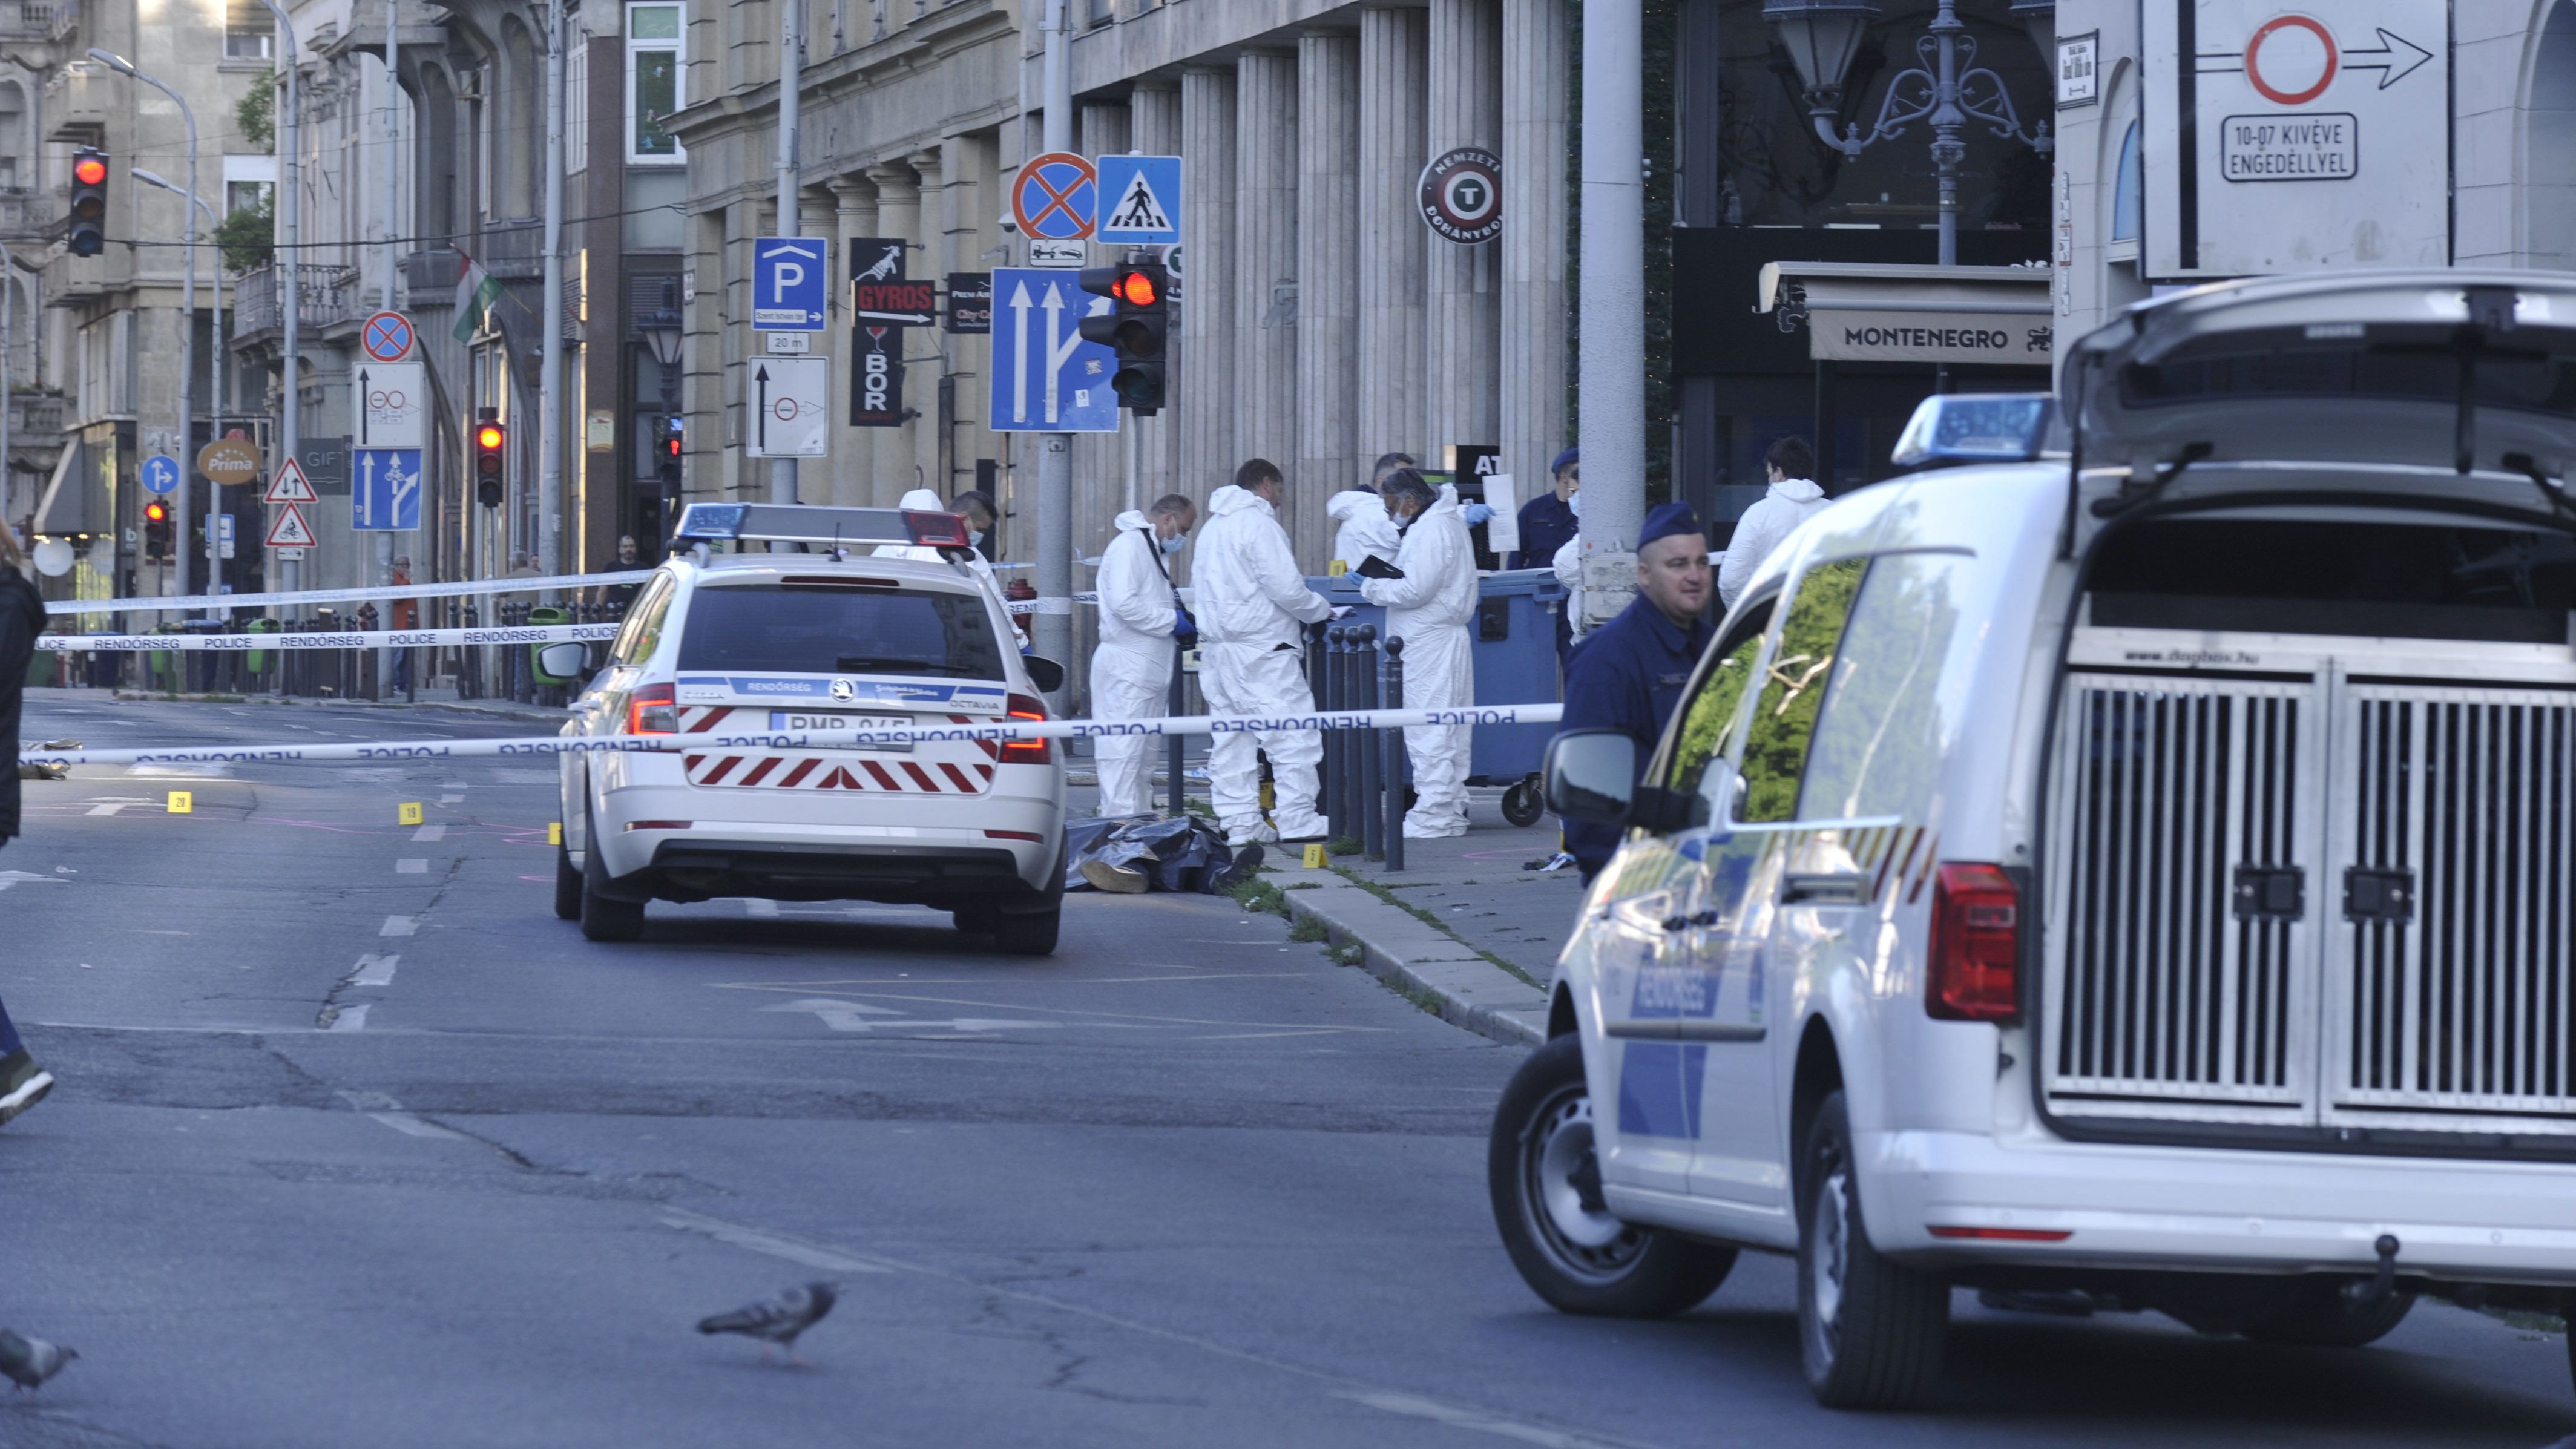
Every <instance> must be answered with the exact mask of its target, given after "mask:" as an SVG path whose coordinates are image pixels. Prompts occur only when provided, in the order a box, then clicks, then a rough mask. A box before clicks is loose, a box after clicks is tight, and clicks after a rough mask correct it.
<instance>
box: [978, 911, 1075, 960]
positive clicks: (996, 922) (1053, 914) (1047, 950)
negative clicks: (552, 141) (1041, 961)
mask: <svg viewBox="0 0 2576 1449" xmlns="http://www.w3.org/2000/svg"><path fill="white" fill-rule="evenodd" d="M1063 928H1064V901H1063V899H1062V898H1061V897H1059V898H1058V899H1057V901H1056V903H1055V904H1054V905H1053V906H1051V907H1049V908H1048V909H1046V910H1043V911H1032V912H1030V913H1029V914H1028V915H1025V916H1011V915H1000V916H995V917H994V918H993V924H992V928H991V929H992V932H993V944H994V945H996V946H999V947H1001V948H1002V950H1003V951H1005V952H1007V953H1009V954H1011V955H1013V956H1052V955H1054V954H1055V941H1056V937H1057V935H1059V934H1060V933H1061V932H1062V930H1063Z"/></svg>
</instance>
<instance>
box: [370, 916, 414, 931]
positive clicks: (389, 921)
mask: <svg viewBox="0 0 2576 1449" xmlns="http://www.w3.org/2000/svg"><path fill="white" fill-rule="evenodd" d="M376 934H377V935H379V936H417V935H419V934H420V917H418V916H387V917H385V928H384V929H383V930H381V931H378V932H376Z"/></svg>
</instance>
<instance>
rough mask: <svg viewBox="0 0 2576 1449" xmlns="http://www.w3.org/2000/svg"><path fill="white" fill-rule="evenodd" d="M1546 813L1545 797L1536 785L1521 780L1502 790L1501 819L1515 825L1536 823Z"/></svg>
mask: <svg viewBox="0 0 2576 1449" xmlns="http://www.w3.org/2000/svg"><path fill="white" fill-rule="evenodd" d="M1546 813H1547V799H1546V797H1545V796H1544V795H1542V794H1540V793H1539V788H1538V786H1537V785H1535V784H1533V783H1531V782H1530V781H1527V780H1523V781H1521V782H1520V783H1519V784H1517V785H1514V786H1513V787H1512V788H1510V789H1508V790H1505V791H1504V792H1503V819H1505V820H1507V821H1509V822H1511V823H1512V824H1513V825H1516V826H1528V825H1536V824H1537V823H1538V822H1539V817H1540V816H1542V815H1545V814H1546Z"/></svg>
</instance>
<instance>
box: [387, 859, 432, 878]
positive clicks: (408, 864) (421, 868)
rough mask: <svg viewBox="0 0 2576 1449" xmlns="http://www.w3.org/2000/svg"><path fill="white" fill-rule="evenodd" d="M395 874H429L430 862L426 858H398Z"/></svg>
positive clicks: (395, 863) (395, 864)
mask: <svg viewBox="0 0 2576 1449" xmlns="http://www.w3.org/2000/svg"><path fill="white" fill-rule="evenodd" d="M394 874H396V875H427V874H429V862H428V861H425V860H418V859H414V860H398V861H395V862H394Z"/></svg>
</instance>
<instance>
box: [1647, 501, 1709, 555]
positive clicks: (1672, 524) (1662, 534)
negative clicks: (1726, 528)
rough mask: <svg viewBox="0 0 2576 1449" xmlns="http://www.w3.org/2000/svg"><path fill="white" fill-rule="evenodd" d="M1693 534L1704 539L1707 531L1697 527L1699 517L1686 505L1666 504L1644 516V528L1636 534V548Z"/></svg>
mask: <svg viewBox="0 0 2576 1449" xmlns="http://www.w3.org/2000/svg"><path fill="white" fill-rule="evenodd" d="M1686 533H1695V534H1699V535H1701V536H1702V537H1705V536H1706V535H1707V533H1708V530H1707V529H1704V528H1702V527H1700V526H1699V515H1698V514H1696V513H1693V512H1691V506H1690V505H1689V504H1687V503H1666V504H1663V505H1661V506H1660V507H1658V508H1656V509H1655V510H1654V511H1653V512H1651V513H1648V514H1647V515H1646V526H1645V527H1644V528H1642V529H1640V530H1638V532H1637V547H1639V548H1644V547H1645V546H1646V545H1647V544H1650V543H1653V542H1654V541H1655V540H1656V539H1659V538H1671V537H1673V536H1675V535H1676V534H1686Z"/></svg>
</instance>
